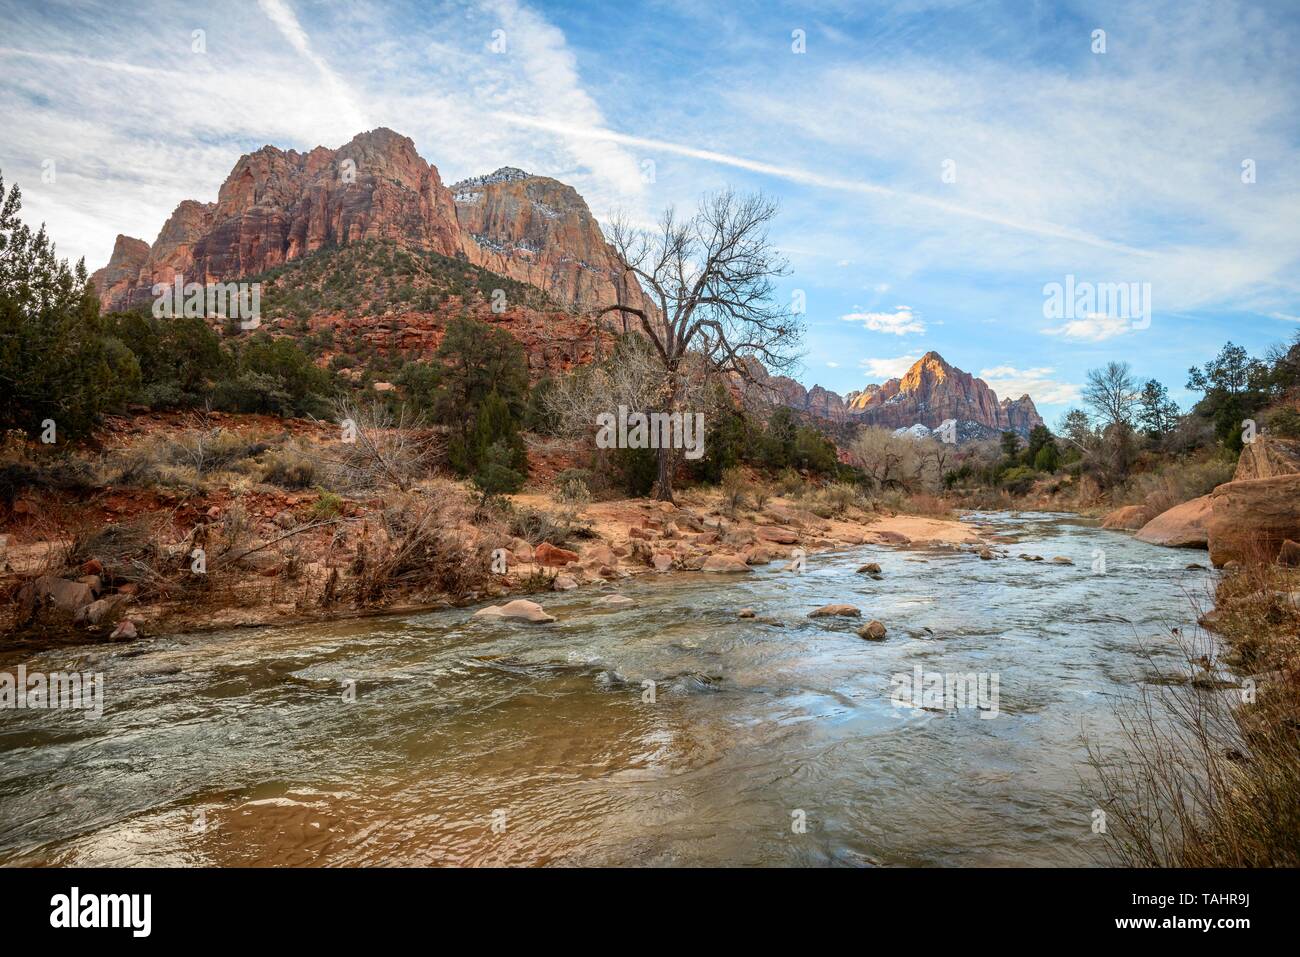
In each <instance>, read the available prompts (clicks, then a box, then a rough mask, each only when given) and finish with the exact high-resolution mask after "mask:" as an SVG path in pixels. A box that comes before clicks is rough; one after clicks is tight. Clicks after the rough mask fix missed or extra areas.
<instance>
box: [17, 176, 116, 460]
mask: <svg viewBox="0 0 1300 957" xmlns="http://www.w3.org/2000/svg"><path fill="white" fill-rule="evenodd" d="M21 209H22V194H21V192H20V191H19V189H18V187H17V186H14V187H12V188H10V189H8V190H6V189H5V185H4V178H3V177H2V176H0V427H4V428H19V429H23V430H24V431H26V432H28V433H29V434H32V435H37V434H41V433H43V432H45V431H46V429H45V426H44V423H45V422H46V421H52V422H53V423H54V427H55V428H54V434H55V437H56V438H57V439H62V438H67V437H73V436H76V435H80V434H84V433H86V432H88V431H89V430H90V429H91V428H92V427H93V426H94V424H95V422H96V420H97V419H98V417H99V414H100V413H101V412H102V411H105V410H109V409H112V408H114V407H116V406H120V405H122V404H123V403H124V402H125V401H126V399H127V398H128V397H129V396H130V395H131V394H132V393H133V392H134V391H135V389H136V387H137V385H138V383H139V376H140V369H139V365H138V363H137V362H136V361H135V358H134V356H132V355H131V353H130V350H128V349H126V348H125V347H124V346H123V345H122V344H121V343H120V342H117V341H116V340H114V339H112V338H111V337H110V336H109V335H107V334H106V332H105V329H104V325H103V323H102V321H101V319H100V315H99V297H98V296H97V294H96V292H95V287H94V286H93V285H92V284H91V283H90V282H88V280H87V277H86V266H85V263H84V261H81V262H78V263H77V265H76V267H75V268H69V267H68V263H67V261H66V260H63V259H59V258H58V256H57V255H56V254H55V248H54V244H53V243H52V242H50V240H49V238H48V237H47V236H46V234H45V227H44V226H43V225H42V226H41V228H40V229H39V230H37V231H36V232H35V233H33V232H32V231H31V229H30V228H29V227H28V226H27V225H26V224H25V223H23V222H22V220H21V219H19V217H18V213H19V211H20V210H21Z"/></svg>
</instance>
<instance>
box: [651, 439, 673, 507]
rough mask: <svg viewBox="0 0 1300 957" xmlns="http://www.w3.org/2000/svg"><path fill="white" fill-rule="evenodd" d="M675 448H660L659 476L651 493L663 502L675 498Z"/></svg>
mask: <svg viewBox="0 0 1300 957" xmlns="http://www.w3.org/2000/svg"><path fill="white" fill-rule="evenodd" d="M673 452H674V450H673V449H660V450H659V477H658V478H657V479H655V487H654V491H653V492H652V493H651V494H653V496H654V497H655V498H656V499H658V500H659V501H661V502H671V501H672V500H673Z"/></svg>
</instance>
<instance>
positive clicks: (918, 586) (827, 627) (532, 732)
mask: <svg viewBox="0 0 1300 957" xmlns="http://www.w3.org/2000/svg"><path fill="white" fill-rule="evenodd" d="M975 519H976V520H977V521H980V522H984V523H988V524H991V525H992V526H994V527H995V528H996V529H997V530H998V531H999V532H1000V533H1002V534H1004V535H1006V536H1008V537H1009V540H1011V539H1014V542H1013V543H1011V544H1008V545H1007V546H1006V547H1007V549H1008V550H1009V552H1010V556H1011V557H1009V558H1004V559H1000V560H996V561H981V560H980V559H978V558H977V557H976V556H974V555H972V554H970V553H966V552H947V551H939V550H923V549H917V550H909V549H889V548H882V547H863V548H856V549H852V550H849V551H844V552H837V553H831V554H821V555H813V556H809V558H808V564H807V568H806V570H805V571H804V572H803V573H802V574H799V573H795V572H790V571H784V570H782V569H781V568H780V566H779V565H771V566H767V567H765V568H763V569H761V570H757V571H755V572H754V573H753V574H750V575H746V576H739V577H738V576H718V575H704V574H699V573H694V574H692V573H681V574H669V575H647V576H642V577H640V578H637V579H634V580H629V581H625V582H621V583H618V584H617V585H611V586H609V587H607V588H603V589H601V588H595V589H581V590H578V591H575V592H569V593H566V594H562V595H561V594H549V595H546V596H542V597H541V600H542V601H543V602H544V603H545V606H546V608H547V610H548V611H549V612H550V613H552V614H554V615H555V616H556V617H557V618H558V621H557V622H556V623H554V624H550V625H528V624H523V623H507V622H501V621H492V620H487V619H472V618H471V617H470V615H471V612H472V611H473V609H463V610H459V609H458V610H451V611H440V612H436V613H430V614H421V615H414V616H408V617H392V618H378V619H366V620H359V621H350V622H339V623H329V624H314V625H303V626H293V627H283V628H266V629H257V630H237V631H231V632H226V633H214V634H203V635H191V636H177V637H168V638H161V639H155V640H149V641H143V642H139V643H135V644H127V645H114V646H102V645H101V646H87V647H85V648H78V649H72V650H68V649H62V650H59V651H52V652H49V653H47V654H42V655H38V656H36V657H34V658H33V659H30V660H28V661H27V662H26V665H27V668H28V670H29V671H41V670H43V671H56V670H65V671H67V670H77V671H95V672H102V673H103V675H104V686H105V698H104V701H105V707H104V714H103V716H102V718H99V719H98V720H96V719H93V718H88V717H87V716H86V715H84V714H82V713H79V712H73V711H67V710H62V711H60V710H53V711H39V710H10V711H0V863H3V864H9V865H13V864H77V865H87V866H89V865H109V866H116V865H171V864H178V865H183V864H195V865H200V864H201V865H273V864H285V865H378V864H383V865H444V864H462V865H505V864H508V865H533V864H538V865H543V864H551V865H635V866H661V865H665V866H674V865H765V866H766V865H846V866H861V865H1079V864H1084V865H1086V864H1091V863H1095V862H1096V860H1097V857H1096V855H1097V854H1098V853H1099V852H1100V846H1099V845H1100V840H1101V839H1100V838H1099V837H1098V836H1097V835H1095V834H1094V833H1093V830H1092V820H1093V819H1092V811H1093V802H1092V801H1090V800H1089V797H1088V793H1087V781H1088V780H1089V774H1090V772H1089V769H1088V767H1087V764H1086V761H1085V755H1086V750H1085V745H1084V737H1085V735H1086V736H1091V737H1092V738H1093V739H1094V740H1098V741H1100V742H1102V743H1103V745H1113V746H1119V745H1120V744H1121V743H1122V742H1121V741H1120V738H1119V736H1118V735H1117V733H1116V724H1115V719H1114V715H1113V708H1114V704H1115V702H1116V700H1117V699H1118V698H1122V697H1124V696H1127V695H1132V694H1133V693H1134V692H1135V690H1136V689H1137V688H1138V687H1139V685H1140V682H1141V681H1142V678H1143V675H1144V674H1147V673H1148V672H1149V668H1150V665H1149V663H1148V662H1147V661H1146V660H1145V659H1144V657H1143V655H1144V651H1143V649H1145V650H1146V651H1147V652H1154V654H1155V656H1156V661H1157V662H1159V663H1161V664H1163V665H1167V666H1171V667H1173V666H1175V665H1176V664H1177V662H1178V659H1179V655H1178V648H1177V643H1176V640H1175V639H1174V638H1173V637H1172V636H1171V634H1170V630H1169V629H1170V628H1171V627H1180V628H1184V629H1188V628H1190V627H1191V626H1192V625H1193V623H1194V621H1195V619H1196V616H1197V609H1196V606H1197V605H1198V604H1199V605H1200V606H1201V608H1205V607H1208V605H1209V603H1210V601H1211V588H1212V581H1211V578H1212V572H1210V571H1209V570H1206V569H1190V570H1189V569H1188V568H1187V565H1188V564H1189V563H1200V564H1206V562H1205V557H1204V554H1203V553H1199V552H1192V551H1182V550H1169V549H1161V548H1156V547H1153V546H1148V545H1144V544H1142V543H1140V542H1137V541H1135V540H1133V539H1132V538H1130V537H1128V536H1127V535H1123V534H1121V533H1116V532H1108V531H1103V530H1100V529H1098V528H1096V527H1095V526H1093V525H1092V524H1090V523H1087V522H1085V521H1083V520H1080V519H1078V518H1076V517H1073V516H1069V515H1058V514H1047V513H1018V514H1010V513H980V514H979V515H978V516H976V517H975ZM1019 552H1028V553H1032V554H1038V555H1043V556H1045V558H1047V559H1049V561H1044V562H1040V563H1031V562H1024V561H1019V560H1016V558H1015V557H1014V556H1015V555H1016V554H1017V553H1019ZM1099 553H1100V557H1104V559H1105V570H1104V572H1103V571H1101V569H1100V563H1099V561H1098V558H1099ZM1056 555H1062V556H1067V557H1069V558H1071V559H1072V560H1073V561H1074V563H1075V564H1074V565H1072V566H1071V565H1061V564H1052V563H1050V558H1051V557H1052V556H1056ZM865 561H877V562H879V563H880V564H881V566H882V568H883V571H884V577H883V579H881V580H878V581H875V580H871V579H870V578H867V577H866V576H862V575H858V574H856V573H855V570H856V568H857V567H858V566H859V565H860V564H861V563H863V562H865ZM614 591H617V592H619V593H621V594H623V595H626V596H628V597H629V598H632V599H634V600H635V602H636V604H635V606H633V607H630V608H627V609H625V610H609V609H605V608H602V607H601V606H599V605H597V604H596V600H597V599H599V598H600V597H602V596H603V595H607V594H610V593H613V592H614ZM830 602H848V603H851V604H854V605H857V606H859V607H861V608H862V610H863V614H864V619H865V618H878V619H880V620H881V621H882V622H884V623H885V624H886V625H887V626H888V629H889V635H888V638H887V640H885V641H883V642H871V641H864V640H863V639H861V638H859V637H857V635H856V634H855V633H854V628H855V626H857V625H858V624H860V623H861V622H860V621H855V620H853V619H810V618H809V617H807V616H808V612H809V611H811V610H812V609H814V608H816V607H818V606H820V605H824V604H827V603H830ZM744 607H749V608H752V609H754V611H755V612H756V615H757V617H756V618H754V619H739V618H738V617H737V611H738V610H739V609H741V608H744ZM918 667H919V668H920V669H921V670H922V672H923V673H936V674H966V673H975V674H977V675H981V676H984V678H985V679H989V680H990V681H991V679H992V678H996V679H997V698H996V705H997V713H996V716H994V717H989V716H982V715H981V713H980V710H979V709H978V708H964V709H955V710H951V709H943V708H939V709H934V710H925V709H921V708H910V707H899V706H898V705H897V704H896V703H894V702H893V701H891V695H892V693H893V691H894V690H895V689H896V688H897V687H898V684H897V681H898V679H897V678H896V677H895V676H905V677H908V678H910V677H911V676H913V675H915V674H916V669H917V668H918ZM647 682H653V683H654V684H653V686H651V685H648V684H646V683H647ZM987 688H988V690H989V691H990V692H991V691H992V684H991V683H990V684H988V685H987ZM651 691H653V694H651ZM651 698H653V700H650V699H651ZM984 703H985V704H986V705H987V704H989V701H987V700H986V701H985V702H984ZM989 713H991V712H990V711H989V709H987V708H986V715H987V714H989Z"/></svg>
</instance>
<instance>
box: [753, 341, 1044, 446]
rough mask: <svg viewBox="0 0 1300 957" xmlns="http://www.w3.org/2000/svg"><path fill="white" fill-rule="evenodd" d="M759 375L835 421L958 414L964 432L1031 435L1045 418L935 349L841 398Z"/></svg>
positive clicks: (911, 420) (896, 421) (883, 423)
mask: <svg viewBox="0 0 1300 957" xmlns="http://www.w3.org/2000/svg"><path fill="white" fill-rule="evenodd" d="M757 378H758V379H759V381H760V382H763V383H764V384H765V386H766V391H767V392H768V393H770V394H771V395H772V396H774V397H775V399H774V401H778V402H780V403H781V404H782V405H788V406H789V407H790V408H792V409H796V410H798V411H800V412H805V413H807V414H809V415H812V416H815V417H817V418H819V419H825V420H828V421H831V422H859V423H862V424H864V425H873V426H878V427H880V428H888V429H907V428H911V427H912V426H914V425H924V426H926V428H927V429H935V428H938V426H939V425H940V424H941V423H942V422H944V421H945V420H947V419H955V420H956V421H957V423H958V433H959V435H961V436H963V437H980V436H991V435H995V434H996V433H998V432H1005V431H1013V432H1019V433H1020V434H1021V435H1028V434H1029V432H1030V431H1031V430H1032V429H1033V428H1034V426H1037V425H1042V424H1043V419H1042V417H1041V416H1040V415H1039V414H1038V410H1037V409H1036V408H1035V407H1034V400H1033V399H1031V398H1030V397H1029V396H1027V395H1023V396H1021V397H1020V398H1018V399H1002V400H1001V401H999V400H998V397H997V394H996V393H995V392H994V391H993V390H992V389H991V388H989V386H988V383H986V382H985V381H984V380H983V379H977V378H975V377H974V376H972V375H971V374H970V373H968V372H963V371H962V370H961V369H958V368H956V367H955V366H952V365H950V364H949V363H948V362H947V361H946V360H945V359H944V358H943V356H941V355H939V353H937V352H928V353H926V354H925V355H924V356H922V357H921V358H920V359H919V360H918V361H917V362H916V364H915V365H913V366H912V368H910V369H909V370H908V371H907V374H906V375H905V376H903V377H902V378H901V379H890V380H889V381H888V382H886V383H884V384H883V385H876V384H872V385H869V386H867V387H866V388H865V389H862V390H861V391H856V392H850V393H849V394H848V395H846V396H844V397H843V398H841V397H840V396H839V395H838V394H836V393H834V392H831V391H829V390H827V389H823V388H822V387H821V386H813V387H812V388H811V389H804V387H803V386H801V385H800V384H799V383H798V382H795V381H794V380H793V379H790V378H787V377H785V376H770V377H764V376H761V375H760V376H757Z"/></svg>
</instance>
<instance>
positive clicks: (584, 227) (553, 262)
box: [451, 167, 642, 307]
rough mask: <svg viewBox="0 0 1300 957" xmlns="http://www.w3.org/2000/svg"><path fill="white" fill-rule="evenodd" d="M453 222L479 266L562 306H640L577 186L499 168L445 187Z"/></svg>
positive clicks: (631, 286)
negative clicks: (450, 199)
mask: <svg viewBox="0 0 1300 957" xmlns="http://www.w3.org/2000/svg"><path fill="white" fill-rule="evenodd" d="M451 191H452V195H453V197H454V199H455V202H456V221H457V222H458V223H459V225H460V228H461V231H462V233H463V234H465V235H466V236H467V237H468V239H469V243H468V244H467V252H468V253H469V255H470V259H471V260H472V261H473V262H474V263H475V264H477V265H480V266H483V267H484V268H486V269H490V270H492V271H493V272H497V273H501V274H502V275H504V276H509V277H510V278H512V279H518V280H519V281H520V282H526V283H530V284H531V285H534V286H537V287H538V288H539V289H542V290H544V291H545V292H547V293H548V294H549V295H550V296H551V298H552V299H554V300H555V301H556V302H559V303H562V304H564V305H577V306H580V307H583V306H586V307H590V306H596V305H611V304H613V303H616V302H626V303H629V304H635V305H641V304H642V303H641V293H640V290H639V289H638V288H636V287H635V285H634V284H628V283H626V282H625V281H624V280H623V279H622V276H621V270H620V269H618V268H617V264H618V257H617V255H616V254H615V253H614V250H613V249H612V248H611V247H610V246H609V244H608V243H606V242H605V237H604V235H602V233H601V231H600V226H599V225H597V223H596V218H595V217H594V216H592V215H591V210H590V209H588V208H587V203H586V201H585V200H583V198H582V197H581V196H579V195H578V192H577V190H575V189H574V188H573V187H572V186H566V185H565V184H564V183H561V182H559V181H558V180H554V179H551V178H549V177H547V176H530V175H529V174H527V173H525V172H524V171H523V170H519V169H515V168H513V167H503V168H502V169H499V170H497V171H496V172H495V173H491V174H489V175H487V176H477V177H474V178H473V179H467V180H462V181H461V182H459V183H456V184H454V185H453V186H452V187H451Z"/></svg>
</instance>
